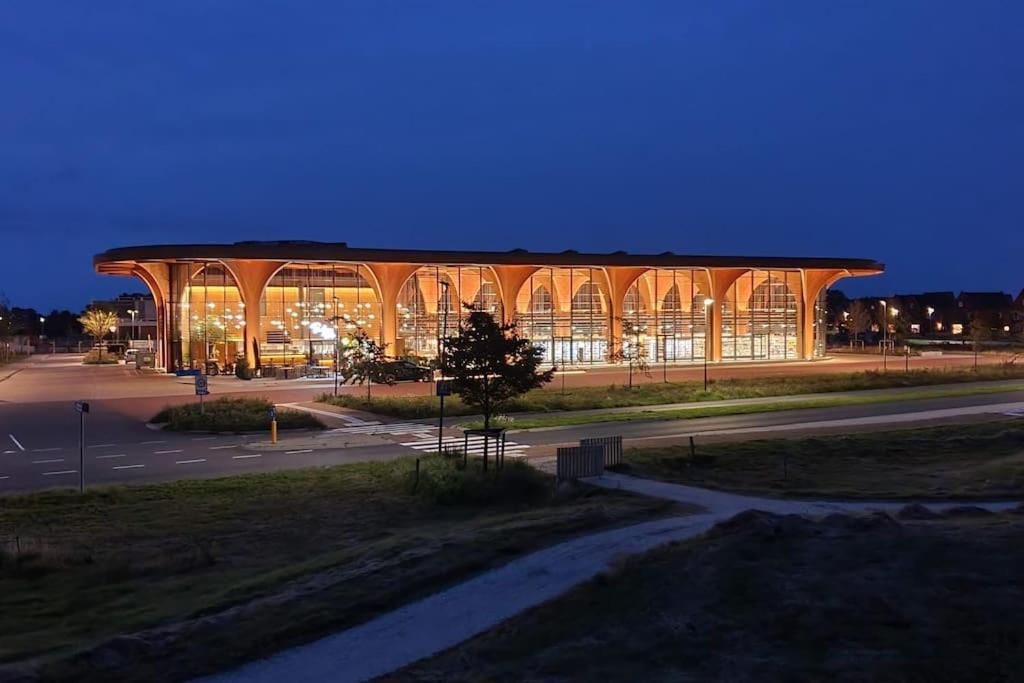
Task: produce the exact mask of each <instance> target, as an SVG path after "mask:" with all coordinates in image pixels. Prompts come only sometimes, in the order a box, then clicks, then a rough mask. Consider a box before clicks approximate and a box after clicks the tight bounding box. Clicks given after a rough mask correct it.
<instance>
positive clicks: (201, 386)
mask: <svg viewBox="0 0 1024 683" xmlns="http://www.w3.org/2000/svg"><path fill="white" fill-rule="evenodd" d="M209 394H210V383H209V380H207V379H206V375H196V396H208V395H209Z"/></svg>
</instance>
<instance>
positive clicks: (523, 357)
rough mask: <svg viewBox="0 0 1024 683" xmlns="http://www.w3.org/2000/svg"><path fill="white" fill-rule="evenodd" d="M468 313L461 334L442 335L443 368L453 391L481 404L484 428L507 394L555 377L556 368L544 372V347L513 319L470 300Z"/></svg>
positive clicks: (519, 391) (479, 405)
mask: <svg viewBox="0 0 1024 683" xmlns="http://www.w3.org/2000/svg"><path fill="white" fill-rule="evenodd" d="M466 308H467V309H468V310H469V311H470V313H469V316H468V317H467V318H466V320H464V321H463V322H461V323H460V324H459V331H458V334H457V335H455V336H454V337H447V338H446V339H445V340H444V344H445V357H444V365H443V367H442V368H441V371H442V373H443V374H444V375H445V376H447V377H451V378H452V391H453V392H455V393H456V394H458V395H459V397H460V398H461V399H462V400H463V402H464V403H466V404H467V405H471V406H475V407H477V408H479V410H480V412H481V413H483V416H484V428H485V429H490V426H491V418H492V417H493V416H494V413H495V411H496V410H497V409H498V408H499V407H501V405H502V404H503V403H505V402H506V401H508V400H509V399H512V398H515V397H516V396H519V395H521V394H525V393H526V392H528V391H530V390H531V389H537V388H538V387H541V386H543V385H544V384H547V383H548V382H550V381H551V378H552V377H554V370H545V371H543V372H541V371H540V370H539V369H540V366H541V363H542V362H543V359H544V351H543V350H542V349H540V348H538V347H536V346H534V345H533V343H532V342H531V341H530V340H529V339H526V338H525V337H520V336H519V334H518V331H517V330H516V326H515V324H514V323H499V322H497V321H496V320H495V319H494V316H493V315H491V314H490V313H487V312H486V311H481V310H479V309H477V308H475V307H473V306H470V305H467V306H466Z"/></svg>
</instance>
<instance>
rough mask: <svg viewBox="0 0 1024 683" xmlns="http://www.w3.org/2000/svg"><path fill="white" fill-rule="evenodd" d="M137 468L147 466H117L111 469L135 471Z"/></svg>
mask: <svg viewBox="0 0 1024 683" xmlns="http://www.w3.org/2000/svg"><path fill="white" fill-rule="evenodd" d="M137 467H145V465H117V466H115V467H111V468H110V469H112V470H133V469H135V468H137Z"/></svg>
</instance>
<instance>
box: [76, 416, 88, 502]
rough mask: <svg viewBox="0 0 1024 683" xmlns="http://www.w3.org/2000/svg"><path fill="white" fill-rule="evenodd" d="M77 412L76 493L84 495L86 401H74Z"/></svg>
mask: <svg viewBox="0 0 1024 683" xmlns="http://www.w3.org/2000/svg"><path fill="white" fill-rule="evenodd" d="M75 410H76V411H78V492H79V493H85V414H86V413H88V412H89V402H88V401H75Z"/></svg>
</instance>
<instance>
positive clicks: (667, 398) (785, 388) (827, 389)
mask: <svg viewBox="0 0 1024 683" xmlns="http://www.w3.org/2000/svg"><path fill="white" fill-rule="evenodd" d="M1015 379H1024V366H1018V365H1009V364H1008V365H983V366H981V367H979V368H978V370H976V371H975V370H911V371H910V372H906V373H905V372H898V371H895V370H894V371H891V372H874V371H870V372H855V373H848V374H831V375H806V376H800V375H798V376H793V377H767V378H748V379H723V380H717V381H714V382H712V384H711V386H710V387H709V389H708V391H706V392H705V391H704V388H703V384H702V383H700V382H649V383H646V384H640V385H637V386H635V387H633V388H632V389H630V388H628V387H626V386H619V385H612V386H601V387H573V388H572V390H571V391H566V392H562V391H559V390H558V389H539V390H534V391H531V392H529V393H526V394H524V395H522V396H518V397H516V398H512V399H509V400H506V401H503V402H502V403H501V406H500V411H501V412H502V413H504V414H506V415H511V414H515V413H549V412H563V411H564V412H569V411H577V410H593V409H602V408H626V407H642V406H653V405H666V404H673V403H694V404H699V403H702V402H706V401H722V400H732V399H745V398H769V397H773V396H776V397H777V396H794V395H801V394H821V393H835V392H849V391H865V390H872V389H893V388H900V387H927V386H933V385H937V384H961V383H962V384H969V383H974V382H990V381H998V380H1015ZM317 400H319V401H320V402H322V403H327V404H332V405H336V406H339V407H342V408H350V409H355V410H363V411H368V412H372V413H377V414H381V415H390V416H394V417H402V418H407V419H415V418H430V417H436V416H437V413H438V400H437V398H435V397H433V396H401V397H399V396H385V397H376V398H374V399H373V400H372V401H370V402H367V401H366V400H365V399H364V398H363V397H361V396H355V395H349V394H345V395H341V396H332V395H330V394H324V395H322V396H320V397H319V398H318V399H317ZM477 412H478V411H477V409H476V408H474V407H473V406H469V405H467V404H465V403H464V402H463V401H462V400H461V399H460V398H459V397H458V396H451V397H449V398H448V399H446V400H445V414H446V415H448V416H453V417H454V416H471V415H475V414H477ZM532 417H533V416H531V418H532Z"/></svg>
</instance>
